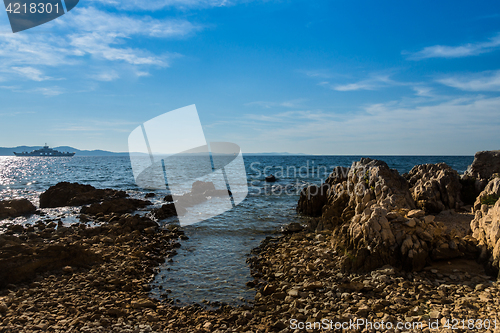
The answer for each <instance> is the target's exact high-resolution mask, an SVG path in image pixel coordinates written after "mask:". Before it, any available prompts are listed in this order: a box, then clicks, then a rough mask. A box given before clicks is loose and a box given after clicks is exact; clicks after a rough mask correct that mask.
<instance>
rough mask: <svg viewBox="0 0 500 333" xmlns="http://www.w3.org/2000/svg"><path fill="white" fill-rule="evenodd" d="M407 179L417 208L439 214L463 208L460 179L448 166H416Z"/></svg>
mask: <svg viewBox="0 0 500 333" xmlns="http://www.w3.org/2000/svg"><path fill="white" fill-rule="evenodd" d="M406 178H407V179H408V182H409V184H410V187H411V188H410V192H411V194H412V197H413V199H414V200H415V203H416V205H417V207H419V208H421V209H423V210H425V211H426V212H427V213H439V212H441V211H442V210H447V209H458V208H459V207H461V206H462V201H461V199H460V190H461V188H462V185H461V184H460V177H459V176H458V173H457V172H456V171H455V170H453V169H452V168H451V167H450V166H448V165H447V164H445V163H438V164H422V165H416V166H414V167H413V168H412V169H411V171H410V172H409V173H408V175H407V177H406Z"/></svg>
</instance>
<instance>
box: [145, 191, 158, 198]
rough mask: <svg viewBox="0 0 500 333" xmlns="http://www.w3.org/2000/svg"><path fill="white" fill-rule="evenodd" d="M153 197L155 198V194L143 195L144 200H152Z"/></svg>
mask: <svg viewBox="0 0 500 333" xmlns="http://www.w3.org/2000/svg"><path fill="white" fill-rule="evenodd" d="M155 196H156V194H155V193H152V192H150V193H146V194H145V195H144V198H146V199H148V198H154V197H155Z"/></svg>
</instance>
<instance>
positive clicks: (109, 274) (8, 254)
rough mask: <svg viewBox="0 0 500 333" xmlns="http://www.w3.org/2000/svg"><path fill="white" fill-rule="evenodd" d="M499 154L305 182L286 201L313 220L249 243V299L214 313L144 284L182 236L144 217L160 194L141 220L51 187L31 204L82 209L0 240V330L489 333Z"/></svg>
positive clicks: (11, 206) (97, 197)
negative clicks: (403, 171) (460, 168)
mask: <svg viewBox="0 0 500 333" xmlns="http://www.w3.org/2000/svg"><path fill="white" fill-rule="evenodd" d="M497 155H499V154H498V152H490V154H489V155H488V154H487V153H485V152H480V153H478V154H476V160H475V161H474V163H475V164H473V165H472V166H471V167H470V168H469V170H468V171H467V173H466V175H462V176H460V175H458V174H457V173H456V172H455V171H454V170H452V169H451V168H449V167H448V166H446V165H442V164H437V165H424V166H417V167H415V168H414V169H413V170H412V171H410V172H409V173H408V174H407V175H399V174H397V172H394V170H391V169H389V168H388V167H387V165H385V163H383V162H381V161H375V160H369V159H363V160H361V161H360V162H355V163H354V164H353V166H352V167H351V168H337V169H336V170H334V172H333V173H332V175H331V176H330V178H329V179H328V180H327V181H326V183H325V184H323V186H321V187H316V188H314V187H310V188H307V189H305V190H304V191H303V194H302V196H301V199H300V200H299V203H298V206H297V209H298V211H299V212H301V213H302V214H305V215H310V216H312V217H311V218H310V220H309V223H308V225H307V226H306V227H303V226H300V225H290V226H288V227H287V228H286V229H285V231H284V235H283V236H279V237H276V238H268V239H266V240H265V241H263V242H262V244H261V245H260V246H259V247H258V248H256V249H254V250H253V251H252V252H253V256H252V257H251V258H250V259H249V260H248V262H249V265H250V268H251V271H252V276H253V277H254V280H253V281H249V282H248V284H247V285H248V287H249V288H255V289H256V291H257V294H256V296H255V300H254V302H253V303H252V304H251V305H244V306H240V307H231V306H228V305H222V306H220V307H219V308H217V309H211V310H209V309H205V308H203V307H202V306H200V305H192V306H186V307H178V306H175V302H173V301H172V300H171V299H170V298H169V297H168V295H169V290H165V291H164V294H162V300H161V301H160V300H157V299H154V298H152V297H151V294H150V292H149V291H150V288H151V287H150V283H151V282H152V280H153V278H154V276H155V274H156V273H157V271H158V270H157V269H158V267H159V265H161V264H162V263H164V262H165V261H169V260H172V259H171V258H172V257H173V256H175V255H176V248H178V247H179V246H181V244H182V239H185V238H186V236H185V235H184V233H183V232H182V230H180V229H179V228H177V227H172V226H170V227H168V228H160V227H159V225H158V223H157V222H155V220H154V216H157V217H160V216H161V217H164V216H171V215H172V214H176V211H175V209H173V207H172V203H168V201H169V200H167V199H166V200H165V201H167V203H166V204H165V205H164V206H163V207H162V208H161V209H159V210H156V211H153V212H152V214H151V216H148V215H147V216H142V217H141V216H138V215H131V213H132V212H133V211H135V210H137V209H138V208H140V207H145V206H147V205H148V201H147V200H138V199H130V198H128V197H127V195H126V193H124V192H121V191H114V190H98V189H95V188H93V187H91V186H90V187H89V186H87V185H80V184H69V183H61V184H58V185H56V186H54V187H51V188H50V189H49V190H47V191H46V192H45V193H44V194H43V195H42V197H41V199H40V206H41V207H42V206H43V207H60V206H66V205H81V206H82V208H81V211H80V221H81V222H80V223H78V224H74V225H72V226H70V227H65V226H63V225H62V223H61V222H60V221H57V220H51V221H48V220H42V219H40V220H39V221H38V222H37V223H35V224H33V225H30V226H27V227H23V226H20V225H11V226H10V227H9V228H8V230H7V232H5V233H4V234H2V235H0V331H1V332H172V333H173V332H217V333H222V332H224V333H225V332H253V333H257V332H282V333H288V332H305V331H307V332H316V331H329V330H337V329H338V328H339V327H337V326H335V325H342V324H343V323H352V322H358V320H364V321H365V325H364V326H359V327H353V326H352V324H351V325H349V326H347V327H343V326H340V330H343V331H346V332H347V331H353V332H375V331H389V332H410V331H411V332H422V331H423V332H431V331H449V332H452V331H453V332H457V331H458V332H465V331H470V329H469V327H467V325H468V324H469V323H468V322H467V320H475V321H474V324H475V325H479V324H478V320H481V325H483V324H484V325H486V324H485V323H486V322H487V321H486V320H488V323H489V325H490V326H489V327H488V328H487V329H486V326H484V327H483V326H481V329H484V330H485V331H486V332H500V318H497V316H498V313H500V297H499V296H500V284H499V283H498V282H497V281H496V280H497V278H496V274H497V272H498V262H499V257H500V245H499V244H500V241H499V240H498V238H499V237H500V232H499V231H498V230H500V221H499V217H500V200H495V198H496V199H498V195H499V194H500V178H499V177H497V175H496V173H497V172H499V171H500V170H497V171H495V170H496V169H495V168H498V166H499V165H500V163H496V162H495V161H496V159H497ZM488 156H489V157H488ZM360 170H362V171H360ZM360 185H363V186H362V187H363V191H359V190H358V191H354V189H356V188H358V189H359V188H361V186H360ZM340 187H343V188H345V189H352V191H351V192H350V191H343V192H341V191H339V189H340ZM321 189H324V191H322V190H321ZM331 189H336V191H332V190H331ZM471 191H472V192H474V193H473V194H472V195H470V196H469V197H467V194H470V193H469V192H471ZM35 210H36V207H34V206H33V205H31V206H30V205H28V204H27V203H26V202H24V201H23V202H17V201H14V202H3V203H2V204H0V213H1V214H3V215H0V216H6V217H12V216H17V215H22V214H27V213H33V212H34V211H35ZM91 224H93V226H91ZM478 262H479V263H478ZM492 273H493V275H492ZM454 319H456V320H459V324H458V325H455V326H454V324H455V322H454V321H453V320H454ZM462 319H463V320H465V325H466V326H463V325H464V324H463V323H462V321H461V320H462ZM497 321H498V323H497ZM369 323H372V324H374V323H378V325H381V323H385V325H386V326H385V328H384V329H380V327H379V329H376V328H372V329H369V328H367V327H366V325H367V324H369ZM388 323H391V328H389V327H388V326H387V325H388ZM398 323H402V324H403V325H405V324H408V323H410V325H413V326H412V327H411V328H408V327H404V326H403V327H402V328H397V325H398ZM308 325H309V326H308ZM314 325H316V326H314ZM318 325H321V326H318ZM415 325H417V326H415ZM418 325H421V326H418ZM436 325H437V326H436ZM495 325H496V326H495ZM447 326H448V327H447ZM462 326H463V327H462Z"/></svg>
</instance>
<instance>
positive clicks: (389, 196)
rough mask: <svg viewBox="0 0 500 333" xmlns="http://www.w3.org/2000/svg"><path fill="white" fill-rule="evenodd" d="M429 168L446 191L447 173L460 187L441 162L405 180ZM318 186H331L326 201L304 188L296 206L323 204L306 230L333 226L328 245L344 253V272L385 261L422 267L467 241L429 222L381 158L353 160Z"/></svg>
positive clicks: (426, 174) (404, 183)
mask: <svg viewBox="0 0 500 333" xmlns="http://www.w3.org/2000/svg"><path fill="white" fill-rule="evenodd" d="M434 169H436V170H438V173H439V172H442V173H443V175H441V176H440V177H436V179H438V180H440V181H442V184H443V187H444V188H445V189H450V186H448V188H446V186H447V185H448V181H447V179H448V178H446V176H450V175H452V176H453V177H452V180H453V184H454V185H457V184H458V185H460V184H459V183H458V175H456V173H453V172H452V171H450V170H448V167H447V166H444V165H443V166H438V167H435V166H423V167H422V168H417V169H415V170H416V172H414V173H412V174H411V175H410V178H411V176H414V177H417V175H420V176H423V177H430V176H429V174H430V173H431V172H432V170H434ZM443 170H444V171H443ZM423 171H426V172H423ZM338 173H339V172H338V171H337V174H338ZM450 177H451V176H450ZM414 179H415V178H414ZM418 181H419V180H418V179H417V180H415V183H417V182H418ZM450 182H451V181H450ZM323 186H327V187H328V188H330V191H328V196H327V199H326V203H323V201H322V200H324V199H323V198H321V197H319V198H317V197H315V196H309V198H308V196H307V192H306V191H305V192H304V193H303V194H302V195H301V198H300V199H299V205H298V209H299V207H300V209H301V210H306V209H309V210H310V211H315V212H318V211H319V208H318V207H321V206H322V208H321V212H322V214H321V217H320V218H319V219H316V220H311V222H310V223H311V225H310V226H309V230H311V229H312V230H316V232H319V231H322V230H325V229H332V230H333V237H332V246H333V247H334V248H335V249H336V250H337V251H338V252H340V253H345V256H344V257H343V261H342V263H341V265H342V267H343V269H344V270H346V271H353V270H360V271H369V270H372V269H375V268H378V267H382V266H384V265H391V266H396V265H397V266H400V267H403V268H405V269H407V270H421V269H422V268H423V267H424V266H425V265H426V264H427V263H428V262H429V261H430V260H431V259H433V258H434V259H450V258H454V257H457V256H462V255H463V251H462V249H464V248H466V247H467V245H468V243H466V241H464V240H463V239H458V240H457V239H456V238H457V237H455V234H453V233H447V232H446V231H445V230H446V227H445V226H444V225H438V224H437V223H436V222H434V216H430V215H425V212H424V211H423V210H420V209H415V208H416V206H415V202H414V200H413V197H412V195H411V193H410V185H409V183H408V182H407V180H406V179H405V178H404V177H403V176H401V175H399V173H398V172H397V171H396V170H392V169H390V168H389V167H388V165H387V164H386V163H385V162H383V161H378V160H372V159H369V158H363V159H361V161H359V162H354V163H353V164H352V166H351V168H350V169H349V172H348V173H347V178H346V177H342V176H340V177H339V176H337V177H330V181H329V183H325V184H324V185H323ZM453 189H455V188H454V187H453ZM450 191H451V190H450ZM457 191H459V188H458V189H457ZM452 193H457V192H456V191H453V192H452ZM454 198H456V197H454ZM446 203H449V201H446ZM311 207H314V208H315V209H314V210H313V209H312V208H311ZM313 223H314V226H313V225H312V224H313ZM445 243H446V245H443V244H445Z"/></svg>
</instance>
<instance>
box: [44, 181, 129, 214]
mask: <svg viewBox="0 0 500 333" xmlns="http://www.w3.org/2000/svg"><path fill="white" fill-rule="evenodd" d="M127 196H128V195H127V193H125V192H124V191H117V190H112V189H104V190H103V189H96V188H95V187H93V186H91V185H82V184H78V183H68V182H62V183H58V184H56V185H54V186H51V187H50V188H49V189H48V190H47V191H45V192H43V193H42V194H41V195H40V208H55V207H64V206H82V205H88V204H92V203H96V202H100V201H103V200H110V199H116V198H125V197H127Z"/></svg>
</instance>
